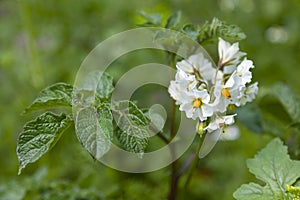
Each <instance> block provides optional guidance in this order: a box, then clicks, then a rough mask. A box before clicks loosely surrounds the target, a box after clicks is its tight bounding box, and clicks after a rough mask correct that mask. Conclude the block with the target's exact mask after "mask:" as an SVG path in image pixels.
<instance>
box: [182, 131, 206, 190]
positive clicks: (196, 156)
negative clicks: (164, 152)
mask: <svg viewBox="0 0 300 200" xmlns="http://www.w3.org/2000/svg"><path fill="white" fill-rule="evenodd" d="M203 140H204V135H202V136H201V137H200V141H199V143H198V146H197V150H196V153H195V156H194V159H193V162H192V164H191V165H192V166H191V167H190V170H189V172H188V175H187V178H186V181H185V184H184V189H186V188H187V186H188V184H189V182H190V180H191V177H192V175H193V172H194V170H195V169H196V167H197V163H198V155H199V152H200V149H201V146H202V143H203Z"/></svg>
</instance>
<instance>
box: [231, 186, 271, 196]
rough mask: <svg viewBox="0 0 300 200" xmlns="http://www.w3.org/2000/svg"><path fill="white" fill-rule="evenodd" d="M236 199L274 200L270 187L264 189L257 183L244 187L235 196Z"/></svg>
mask: <svg viewBox="0 0 300 200" xmlns="http://www.w3.org/2000/svg"><path fill="white" fill-rule="evenodd" d="M233 196H234V198H236V199H240V200H273V199H274V197H273V195H272V193H271V190H270V189H268V187H262V186H261V185H258V184H256V183H249V184H244V185H242V186H241V187H240V188H239V189H238V190H237V191H236V192H235V193H234V194H233Z"/></svg>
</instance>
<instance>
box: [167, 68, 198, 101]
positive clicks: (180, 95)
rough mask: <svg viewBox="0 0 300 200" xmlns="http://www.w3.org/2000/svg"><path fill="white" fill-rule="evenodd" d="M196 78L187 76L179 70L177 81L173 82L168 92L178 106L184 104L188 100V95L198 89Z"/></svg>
mask: <svg viewBox="0 0 300 200" xmlns="http://www.w3.org/2000/svg"><path fill="white" fill-rule="evenodd" d="M196 84H197V81H196V79H195V76H192V75H187V74H186V73H185V72H184V71H182V70H180V69H178V71H177V73H176V77H175V81H171V83H170V86H169V88H168V91H169V93H170V95H171V97H172V98H173V99H175V100H176V104H177V105H179V104H182V102H183V101H184V99H185V98H186V95H187V94H186V93H187V92H189V91H190V90H192V89H193V88H195V87H196Z"/></svg>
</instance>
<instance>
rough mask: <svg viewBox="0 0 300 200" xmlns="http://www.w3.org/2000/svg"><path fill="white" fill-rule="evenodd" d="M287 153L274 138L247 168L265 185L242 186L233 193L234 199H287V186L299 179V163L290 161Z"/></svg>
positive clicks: (250, 160)
mask: <svg viewBox="0 0 300 200" xmlns="http://www.w3.org/2000/svg"><path fill="white" fill-rule="evenodd" d="M287 153H288V152H287V147H286V146H284V145H283V143H282V141H280V140H279V139H278V138H276V139H274V140H272V141H271V142H270V143H269V144H268V145H267V146H266V147H265V148H264V149H263V150H261V151H260V152H259V153H258V154H257V155H256V156H255V157H254V158H253V159H249V160H248V161H247V166H248V168H249V170H250V172H251V173H253V174H254V175H255V176H256V178H257V179H259V180H261V181H263V182H264V183H265V185H264V186H261V185H259V184H256V183H249V184H244V185H242V186H241V187H240V188H239V189H238V190H237V191H236V192H235V193H234V197H235V198H236V199H240V200H247V199H264V200H269V199H270V200H273V199H287V189H286V188H287V185H292V184H294V183H295V182H296V180H297V179H298V178H299V177H300V161H295V160H291V159H290V158H289V156H288V154H287ZM288 188H289V187H288ZM294 194H295V193H294Z"/></svg>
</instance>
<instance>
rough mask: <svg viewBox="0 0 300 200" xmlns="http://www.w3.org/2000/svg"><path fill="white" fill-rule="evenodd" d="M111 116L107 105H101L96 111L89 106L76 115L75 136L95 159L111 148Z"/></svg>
mask: <svg viewBox="0 0 300 200" xmlns="http://www.w3.org/2000/svg"><path fill="white" fill-rule="evenodd" d="M112 120H113V117H112V114H111V112H110V107H109V104H106V103H102V104H100V105H99V107H98V109H97V108H95V107H93V106H89V107H85V108H82V109H81V110H79V111H78V113H77V114H76V120H75V129H76V134H77V137H78V139H79V141H80V142H81V144H82V145H83V147H84V148H85V149H86V150H87V151H88V152H89V153H90V154H91V155H92V156H93V157H94V158H96V159H98V160H99V159H100V158H101V157H102V156H103V155H104V154H105V153H106V152H107V151H109V149H110V146H111V140H112V135H113V124H112Z"/></svg>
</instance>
